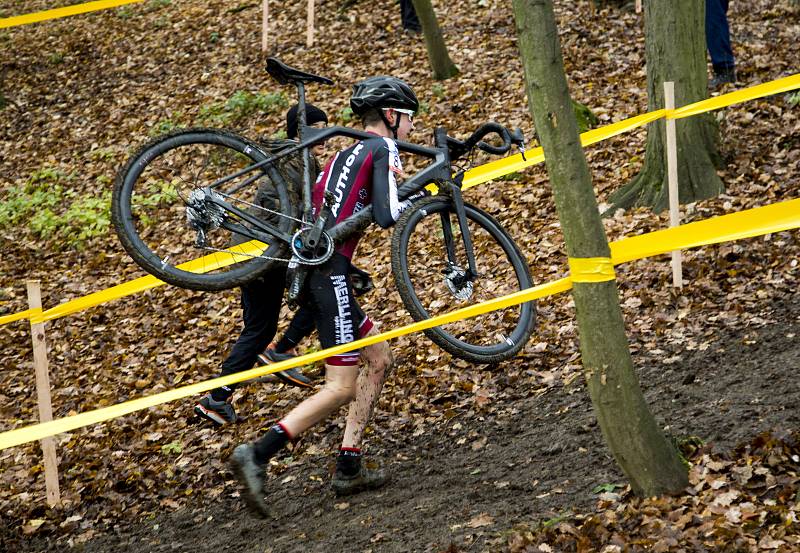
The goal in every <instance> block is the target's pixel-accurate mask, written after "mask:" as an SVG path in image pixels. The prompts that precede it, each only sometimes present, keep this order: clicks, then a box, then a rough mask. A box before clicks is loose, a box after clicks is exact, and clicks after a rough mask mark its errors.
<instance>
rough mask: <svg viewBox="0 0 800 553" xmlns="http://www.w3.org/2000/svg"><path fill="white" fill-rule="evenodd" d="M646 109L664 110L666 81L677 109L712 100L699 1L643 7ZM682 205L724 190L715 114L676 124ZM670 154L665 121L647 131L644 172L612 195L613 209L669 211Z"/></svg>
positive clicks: (653, 0) (651, 0) (662, 0)
mask: <svg viewBox="0 0 800 553" xmlns="http://www.w3.org/2000/svg"><path fill="white" fill-rule="evenodd" d="M644 20H645V56H646V58H647V109H648V110H649V111H655V110H658V109H661V108H663V107H664V82H665V81H674V82H675V105H676V107H681V106H684V105H687V104H691V103H694V102H699V101H700V100H704V99H706V98H707V97H708V73H707V68H706V43H705V23H704V21H705V4H704V3H703V2H701V1H699V0H648V1H647V2H645V3H644ZM675 123H676V125H675V126H676V133H677V140H678V184H679V187H680V191H679V194H678V197H679V201H680V203H682V204H685V203H690V202H694V201H697V200H702V199H705V198H713V197H714V196H717V195H719V194H720V193H722V192H724V191H725V187H724V186H723V184H722V181H721V180H720V178H719V176H718V175H717V171H716V167H717V166H718V165H719V164H720V162H721V160H720V156H719V152H718V146H719V129H718V127H717V124H716V121H715V119H714V117H713V115H711V114H708V113H706V114H702V115H694V116H692V117H687V118H684V119H678V120H677V121H676V122H675ZM666 156H667V149H666V143H665V138H664V120H663V119H660V120H658V121H656V122H653V123H650V125H649V126H648V128H647V146H646V151H645V161H644V166H643V167H642V170H641V172H640V173H639V174H638V175H637V176H636V177H635V178H634V179H633V180H632V181H631V182H630V183H628V184H627V185H625V186H623V187H622V188H620V189H619V190H617V191H616V192H614V193H613V194H612V195H611V197H610V200H611V202H612V203H613V204H614V205H613V207H612V208H611V210H609V211H613V210H615V209H618V208H625V209H627V208H629V207H633V206H649V207H652V208H653V210H654V211H656V212H660V211H663V210H664V209H666V208H667V207H668V206H669V196H668V191H669V189H668V186H667V183H666V174H667V169H666V167H667V157H666Z"/></svg>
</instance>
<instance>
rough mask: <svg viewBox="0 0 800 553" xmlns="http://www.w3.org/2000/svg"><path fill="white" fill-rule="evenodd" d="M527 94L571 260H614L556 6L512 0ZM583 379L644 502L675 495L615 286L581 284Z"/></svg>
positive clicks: (677, 469) (679, 485) (681, 475)
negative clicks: (569, 80)
mask: <svg viewBox="0 0 800 553" xmlns="http://www.w3.org/2000/svg"><path fill="white" fill-rule="evenodd" d="M513 5H514V16H515V19H516V23H517V32H518V34H519V47H520V52H521V56H522V63H523V68H524V70H525V81H526V89H527V93H528V100H529V103H530V105H531V112H532V114H533V118H534V121H535V124H536V130H537V132H538V135H539V139H540V142H541V144H542V147H543V148H544V152H545V162H546V165H547V171H548V174H549V175H550V181H551V182H552V185H553V193H554V196H555V202H556V208H557V210H558V216H559V220H560V221H561V227H562V229H563V231H564V240H565V243H566V248H567V254H568V255H569V257H570V258H589V257H605V258H607V257H609V256H610V250H609V247H608V241H607V239H606V236H605V231H604V230H603V224H602V221H601V219H600V214H599V212H598V208H597V200H596V199H595V197H594V192H593V189H592V182H591V175H590V173H589V166H588V164H587V162H586V157H585V155H584V153H583V150H582V149H581V145H580V139H579V137H578V128H577V124H576V122H575V115H574V113H573V111H572V104H571V101H570V96H569V90H568V89H567V80H566V75H565V74H564V64H563V59H562V56H561V45H560V42H559V39H558V31H557V29H556V23H555V16H554V14H553V4H552V0H513ZM572 295H573V298H574V300H575V308H576V312H577V313H576V314H577V320H578V330H579V334H580V342H581V355H582V358H583V366H584V373H585V376H586V380H587V384H588V388H589V395H590V396H591V400H592V405H593V406H594V410H595V412H596V414H597V419H598V422H599V423H600V428H601V430H602V432H603V436H604V437H605V439H606V442H607V443H608V446H609V449H610V450H611V452H612V454H613V455H614V458H615V459H616V460H617V462H618V463H619V465H620V467H621V468H622V470H623V472H624V473H625V476H626V477H627V478H628V480H629V481H630V483H631V488H632V489H633V491H634V492H635V493H636V494H638V495H644V496H650V495H660V494H663V493H675V492H679V491H681V490H682V489H683V488H685V487H686V486H687V485H688V478H687V474H686V473H687V471H686V468H685V467H684V466H683V464H682V462H681V460H680V457H679V455H678V453H677V451H676V450H675V448H674V447H673V446H672V445H671V444H670V442H669V441H668V440H667V439H666V438H665V437H664V435H663V433H662V432H661V430H660V428H659V427H658V425H657V424H656V421H655V419H654V418H653V416H652V414H651V413H650V411H649V409H648V407H647V404H646V403H645V401H644V397H643V395H642V391H641V389H640V388H639V382H638V380H637V377H636V374H635V373H634V370H633V362H632V360H631V354H630V351H629V349H628V341H627V336H626V334H625V326H624V321H623V319H622V310H621V309H620V306H619V295H618V291H617V286H616V281H615V280H610V281H605V282H599V283H585V282H576V283H574V285H573V289H572Z"/></svg>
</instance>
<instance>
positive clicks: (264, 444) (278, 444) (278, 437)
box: [253, 423, 289, 465]
mask: <svg viewBox="0 0 800 553" xmlns="http://www.w3.org/2000/svg"><path fill="white" fill-rule="evenodd" d="M288 441H289V434H288V433H287V432H286V430H284V429H283V427H282V426H281V424H280V423H278V424H276V425H275V426H273V427H272V428H270V429H269V432H267V433H266V434H264V436H263V437H262V438H261V439H260V440H258V441H257V442H256V443H255V444H253V448H254V454H255V461H256V463H258V464H259V465H266V464H267V462H269V460H270V459H271V458H272V456H273V455H275V454H276V453H278V452H279V451H280V450H281V449H282V448H283V446H285V445H286V442H288Z"/></svg>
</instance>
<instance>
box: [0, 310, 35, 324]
mask: <svg viewBox="0 0 800 553" xmlns="http://www.w3.org/2000/svg"><path fill="white" fill-rule="evenodd" d="M33 312H34V310H33V309H26V310H25V311H20V312H19V313H14V314H13V315H3V316H2V317H0V326H3V325H4V324H8V323H13V322H16V321H21V320H23V319H29V318H30V317H31V315H33Z"/></svg>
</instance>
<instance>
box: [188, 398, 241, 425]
mask: <svg viewBox="0 0 800 553" xmlns="http://www.w3.org/2000/svg"><path fill="white" fill-rule="evenodd" d="M194 412H195V413H197V415H199V416H201V417H203V418H204V419H207V420H210V421H211V422H213V423H214V424H216V425H217V426H223V425H225V424H228V423H229V422H236V411H234V409H233V405H231V404H230V403H228V402H227V401H217V400H215V399H214V398H212V397H211V394H206V395H204V396H203V399H201V400H200V403H198V404H197V405H195V406H194Z"/></svg>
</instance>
